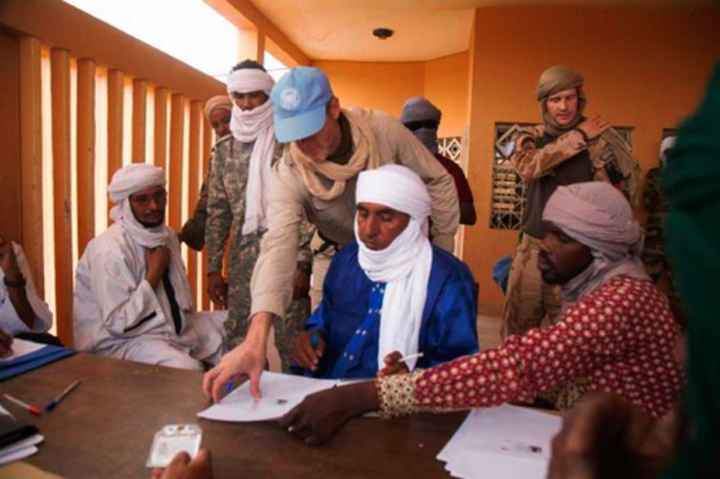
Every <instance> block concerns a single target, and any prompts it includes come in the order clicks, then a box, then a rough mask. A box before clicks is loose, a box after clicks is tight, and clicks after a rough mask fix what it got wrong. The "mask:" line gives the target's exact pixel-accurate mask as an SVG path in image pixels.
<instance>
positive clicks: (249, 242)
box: [225, 235, 310, 372]
mask: <svg viewBox="0 0 720 479" xmlns="http://www.w3.org/2000/svg"><path fill="white" fill-rule="evenodd" d="M235 236H236V240H235V241H234V242H233V246H234V247H233V248H231V250H230V258H229V260H230V264H229V273H228V315H227V319H226V320H225V350H226V351H229V350H230V349H232V348H233V347H235V346H236V345H237V344H239V343H240V342H242V340H243V339H244V338H245V335H246V334H247V330H248V327H249V325H250V321H249V316H250V305H251V296H250V279H251V278H252V273H253V269H254V268H255V263H256V262H257V259H258V256H259V255H260V239H261V235H254V236H251V237H248V236H244V237H242V236H241V235H235ZM309 315H310V301H309V299H307V298H303V299H299V300H295V301H293V302H292V303H291V304H290V307H289V308H288V311H287V314H286V315H285V318H284V319H282V320H279V321H275V322H274V323H273V326H274V328H275V346H276V347H277V350H278V353H279V355H280V360H281V362H282V370H283V372H288V371H289V367H290V364H291V358H292V341H293V338H294V337H295V336H296V335H297V334H298V333H299V332H301V331H302V330H303V325H304V324H305V320H306V319H307V317H308V316H309Z"/></svg>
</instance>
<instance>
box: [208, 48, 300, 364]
mask: <svg viewBox="0 0 720 479" xmlns="http://www.w3.org/2000/svg"><path fill="white" fill-rule="evenodd" d="M248 79H249V80H248ZM236 82H239V83H236ZM243 82H244V83H243ZM238 84H240V85H243V84H247V85H248V86H247V87H246V88H245V87H242V86H238ZM271 87H272V79H271V78H270V76H269V75H267V73H266V72H265V70H264V68H262V66H261V65H259V64H258V63H256V62H252V61H245V62H242V63H240V64H239V65H237V66H236V67H235V68H234V69H233V72H231V77H230V78H229V79H228V91H229V93H230V94H231V95H232V97H233V100H234V103H235V106H234V107H233V120H231V130H232V134H231V135H228V136H226V137H225V138H223V139H221V140H220V141H218V143H217V144H216V145H215V152H214V155H213V159H212V169H211V174H210V177H209V187H208V206H207V209H208V218H207V222H206V231H205V243H206V245H207V248H208V263H209V264H208V282H209V290H208V292H209V294H210V297H211V299H212V300H213V302H215V303H216V304H219V305H223V306H227V307H228V317H227V320H226V321H225V333H226V338H225V340H226V344H225V346H226V350H229V349H231V348H232V347H234V346H235V345H236V344H237V343H239V342H241V341H242V340H243V338H244V337H245V334H246V332H247V328H248V325H249V315H250V301H251V298H250V279H251V276H252V271H253V269H254V267H255V262H256V261H257V257H258V254H259V250H260V239H261V238H262V236H263V235H264V233H265V231H266V226H265V223H264V220H263V219H262V215H263V212H262V203H263V195H265V194H267V185H266V184H265V185H263V186H262V187H263V188H264V190H261V191H260V192H259V193H258V194H257V195H253V194H250V195H249V198H257V203H256V205H250V204H249V203H248V201H247V198H248V189H252V188H253V185H252V181H253V180H252V177H251V175H253V174H258V175H260V176H261V175H262V171H261V170H260V169H258V170H253V165H252V161H253V152H254V150H255V148H258V143H260V142H262V141H267V145H268V149H267V150H266V152H265V153H264V154H263V156H264V155H267V158H260V159H261V160H262V161H267V162H269V164H270V165H272V164H274V163H275V162H276V161H277V160H278V159H279V158H280V155H281V153H282V147H281V145H278V144H277V143H276V142H275V139H274V135H273V131H272V127H271V122H272V110H271V109H270V103H269V101H268V95H269V91H270V88H271ZM265 112H267V113H265ZM258 114H263V115H267V116H266V118H269V122H266V123H265V125H267V126H269V128H267V130H268V131H269V133H270V134H271V135H273V136H272V137H270V138H264V139H263V138H261V136H260V134H259V133H257V132H255V134H256V135H257V136H256V139H254V140H253V139H252V138H250V141H247V140H248V137H247V136H244V135H245V133H246V132H245V131H244V130H242V126H241V125H240V123H241V122H242V121H244V120H243V119H245V120H247V118H248V115H250V116H253V115H254V116H257V115H258ZM236 121H237V123H236ZM236 125H237V126H236ZM251 133H252V132H251ZM260 147H262V145H260ZM267 171H268V172H269V167H268V169H267ZM262 181H263V179H262V178H260V182H261V183H262ZM248 208H250V209H251V210H252V209H253V208H254V210H255V211H256V212H257V213H258V214H259V216H258V218H261V219H260V220H259V221H257V225H256V227H255V228H252V229H250V228H248V227H247V226H248V225H247V223H248V218H249V217H248ZM250 219H251V220H252V217H250ZM312 233H313V231H312V229H310V228H309V227H308V228H304V229H301V237H300V243H301V245H303V246H304V247H302V248H301V249H300V253H299V255H298V271H297V273H296V288H295V301H293V303H292V305H291V307H290V309H289V310H288V314H287V317H286V319H285V321H277V322H276V323H275V328H276V330H275V343H276V346H277V348H278V352H279V354H280V358H281V360H282V366H283V370H285V371H287V370H288V368H289V365H290V363H289V361H290V340H291V339H292V338H293V337H294V336H295V334H297V332H299V331H301V330H302V327H303V323H304V321H305V318H306V317H307V316H308V315H309V300H308V298H307V288H308V285H309V272H310V268H311V263H310V262H311V259H312V257H311V253H310V249H309V243H310V238H311V236H312ZM228 238H229V239H230V246H229V274H228V278H227V279H228V281H227V283H226V282H225V280H224V278H223V277H222V274H221V271H222V266H223V257H224V247H225V241H226V240H227V239H228Z"/></svg>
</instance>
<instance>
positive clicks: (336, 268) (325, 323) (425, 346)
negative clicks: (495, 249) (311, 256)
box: [305, 242, 478, 379]
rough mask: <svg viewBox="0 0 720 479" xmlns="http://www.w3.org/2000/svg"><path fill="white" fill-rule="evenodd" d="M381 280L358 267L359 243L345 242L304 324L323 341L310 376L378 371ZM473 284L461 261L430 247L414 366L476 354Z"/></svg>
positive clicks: (363, 374) (355, 375)
mask: <svg viewBox="0 0 720 479" xmlns="http://www.w3.org/2000/svg"><path fill="white" fill-rule="evenodd" d="M384 292H385V283H379V282H373V281H371V280H370V279H369V278H368V277H367V276H366V275H365V272H364V271H363V270H362V268H361V267H360V263H359V262H358V245H357V243H356V242H353V243H350V244H348V245H347V246H346V247H345V248H343V249H342V250H341V251H340V252H338V253H337V254H336V255H335V257H334V258H333V260H332V263H331V264H330V269H329V270H328V273H327V276H326V277H325V284H324V286H323V300H322V302H321V303H320V305H319V306H318V307H317V309H315V312H314V313H313V314H312V316H310V318H308V320H307V321H306V323H305V329H306V330H317V331H318V332H319V333H320V334H322V335H323V337H324V338H325V340H326V343H327V346H326V349H325V353H324V355H323V357H322V358H321V360H320V364H319V366H318V368H317V370H316V371H314V372H313V376H315V377H321V378H336V379H339V378H371V377H374V376H376V374H377V371H378V361H377V355H378V341H379V335H380V311H381V309H382V300H383V296H384ZM476 321H477V287H476V284H475V280H474V279H473V276H472V273H471V272H470V270H469V269H468V267H467V266H466V265H465V263H463V262H462V261H460V260H458V259H457V258H455V257H454V256H452V255H451V254H449V253H447V252H445V251H443V250H442V249H440V248H437V247H435V246H433V255H432V268H431V270H430V279H429V282H428V292H427V299H426V301H425V308H424V311H423V316H422V324H421V327H420V338H419V342H418V352H422V353H424V356H423V357H422V358H420V359H419V360H418V362H417V365H416V367H418V368H429V367H432V366H435V365H437V364H439V363H444V362H446V361H450V360H452V359H455V358H457V357H459V356H463V355H466V354H474V353H477V352H478V341H477V328H476Z"/></svg>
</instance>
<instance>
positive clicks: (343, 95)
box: [312, 52, 469, 136]
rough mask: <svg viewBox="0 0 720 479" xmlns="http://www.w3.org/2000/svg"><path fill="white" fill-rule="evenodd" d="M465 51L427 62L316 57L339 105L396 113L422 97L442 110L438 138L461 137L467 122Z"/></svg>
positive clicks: (466, 54) (466, 56)
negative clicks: (351, 60) (356, 60)
mask: <svg viewBox="0 0 720 479" xmlns="http://www.w3.org/2000/svg"><path fill="white" fill-rule="evenodd" d="M468 62H469V57H468V52H462V53H458V54H455V55H449V56H447V57H442V58H438V59H436V60H430V61H428V62H349V61H325V60H318V61H314V62H313V63H312V65H313V66H315V67H318V68H320V69H322V70H323V71H324V72H325V73H326V74H327V75H328V78H329V79H330V83H331V84H332V87H333V89H334V91H335V94H336V95H337V96H338V98H340V103H341V104H343V105H345V106H362V107H365V108H373V109H378V110H382V111H385V112H387V113H389V114H391V115H394V116H399V115H400V111H401V110H402V106H403V103H405V100H406V99H408V98H409V97H411V96H417V95H423V96H426V97H427V98H429V99H430V101H432V102H433V103H434V104H435V105H437V106H438V108H440V109H441V110H442V112H443V120H442V123H441V125H440V136H461V135H462V134H463V131H464V129H465V126H466V125H467V103H468V95H467V91H468V90H467V89H468V67H469V63H468Z"/></svg>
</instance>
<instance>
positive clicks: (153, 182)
mask: <svg viewBox="0 0 720 479" xmlns="http://www.w3.org/2000/svg"><path fill="white" fill-rule="evenodd" d="M152 186H165V171H164V170H163V169H162V168H158V167H157V166H152V165H147V164H144V163H133V164H131V165H128V166H125V167H123V168H120V169H119V170H117V171H116V172H115V174H114V175H113V177H112V180H111V181H110V185H109V186H108V194H109V195H110V200H111V201H112V202H113V203H115V206H113V208H112V209H111V210H110V218H112V219H113V221H115V223H117V224H118V225H120V227H121V228H123V229H124V230H125V232H126V233H127V234H128V235H129V236H130V237H131V238H132V239H133V240H134V241H135V242H137V243H138V244H139V245H140V246H142V247H144V248H157V247H158V246H167V245H168V242H169V241H171V238H172V236H171V235H174V233H173V231H172V230H171V229H170V228H168V227H167V226H165V225H164V224H161V225H159V226H154V227H152V228H148V227H146V226H144V225H143V224H142V223H140V222H139V221H138V220H137V218H135V214H134V213H133V211H132V206H131V205H130V195H132V194H135V193H137V192H139V191H142V190H144V189H146V188H150V187H152ZM169 250H170V252H171V257H170V281H171V282H172V284H173V287H174V289H175V296H176V299H177V302H178V304H179V305H180V307H181V308H182V309H183V310H188V309H191V308H192V293H191V292H190V287H189V285H188V281H187V278H186V277H185V267H184V265H183V263H182V258H181V257H180V255H179V254H176V253H175V250H174V249H173V248H169Z"/></svg>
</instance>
